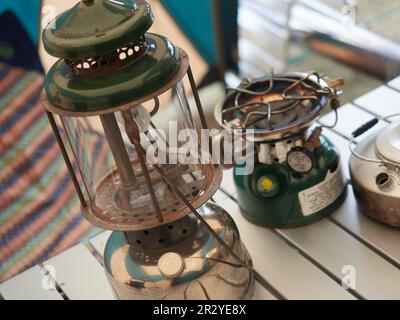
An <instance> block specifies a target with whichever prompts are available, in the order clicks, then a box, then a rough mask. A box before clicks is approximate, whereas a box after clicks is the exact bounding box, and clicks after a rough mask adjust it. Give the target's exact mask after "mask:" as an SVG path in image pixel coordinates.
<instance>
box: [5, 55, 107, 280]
mask: <svg viewBox="0 0 400 320" xmlns="http://www.w3.org/2000/svg"><path fill="white" fill-rule="evenodd" d="M42 86H43V77H42V76H41V75H39V74H37V73H34V72H26V71H24V70H22V69H19V68H13V67H10V66H7V65H5V64H1V63H0V282H2V281H4V280H6V279H7V278H10V277H12V276H13V275H15V274H17V273H19V272H21V271H23V270H24V269H26V268H28V267H30V266H33V265H36V264H38V263H40V262H42V261H44V260H46V259H48V258H49V257H51V256H53V255H55V254H57V253H59V252H60V251H63V250H65V249H66V248H68V247H70V246H71V245H73V244H75V243H77V242H78V241H80V240H81V239H82V237H84V236H85V235H87V233H88V232H89V231H90V230H91V226H90V224H89V223H87V222H86V221H85V220H84V219H83V217H82V215H81V212H80V208H79V202H78V198H77V196H76V194H75V190H74V187H73V184H72V182H71V180H70V176H69V174H68V171H67V168H66V166H65V164H64V162H63V160H62V157H61V154H60V152H59V149H58V145H57V143H56V141H55V138H54V137H53V133H52V131H51V128H50V125H49V124H48V120H47V117H46V115H45V113H44V110H43V108H42V106H41V105H40V103H39V94H40V91H41V88H42ZM97 141H98V142H97V143H96V144H95V145H94V146H93V148H94V150H92V151H93V152H100V153H104V151H103V149H105V147H104V143H103V139H97Z"/></svg>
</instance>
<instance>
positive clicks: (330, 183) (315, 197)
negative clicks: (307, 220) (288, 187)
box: [299, 166, 345, 216]
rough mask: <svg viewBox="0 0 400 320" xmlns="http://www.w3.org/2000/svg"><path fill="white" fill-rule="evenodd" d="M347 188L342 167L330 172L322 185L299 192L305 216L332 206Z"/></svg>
mask: <svg viewBox="0 0 400 320" xmlns="http://www.w3.org/2000/svg"><path fill="white" fill-rule="evenodd" d="M344 188H345V185H344V181H343V175H342V171H341V169H340V166H338V168H337V169H336V171H334V172H332V173H331V172H329V171H328V174H327V175H326V178H325V180H324V181H322V182H321V183H319V184H317V185H315V186H313V187H311V188H309V189H306V190H303V191H301V192H299V201H300V206H301V210H302V212H303V215H304V216H309V215H311V214H314V213H317V212H318V211H321V210H323V209H325V208H326V207H328V206H329V205H330V204H332V203H333V202H334V201H335V200H336V199H337V198H338V197H339V196H340V195H341V194H342V192H343V190H344Z"/></svg>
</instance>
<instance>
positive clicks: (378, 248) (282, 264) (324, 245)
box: [0, 77, 400, 300]
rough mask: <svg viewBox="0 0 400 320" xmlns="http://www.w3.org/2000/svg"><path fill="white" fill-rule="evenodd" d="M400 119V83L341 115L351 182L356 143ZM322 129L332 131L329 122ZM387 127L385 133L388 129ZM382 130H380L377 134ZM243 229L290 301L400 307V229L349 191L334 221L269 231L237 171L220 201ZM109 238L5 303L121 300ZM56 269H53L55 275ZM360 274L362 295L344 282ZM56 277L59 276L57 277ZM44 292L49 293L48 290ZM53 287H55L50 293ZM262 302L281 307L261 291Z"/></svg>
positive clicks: (75, 251)
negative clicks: (381, 302)
mask: <svg viewBox="0 0 400 320" xmlns="http://www.w3.org/2000/svg"><path fill="white" fill-rule="evenodd" d="M398 112H400V77H399V78H397V79H395V80H393V81H391V82H389V83H388V84H387V85H386V86H382V87H379V88H377V89H376V90H374V91H372V92H370V93H368V94H366V95H364V96H362V97H360V98H358V99H356V100H355V101H354V102H353V103H352V104H347V105H345V106H343V107H341V109H340V110H339V122H338V125H337V126H336V127H335V128H334V130H325V135H326V136H327V137H328V138H329V139H331V141H332V142H333V143H334V144H335V145H336V146H337V147H338V149H339V150H340V153H341V157H342V164H343V169H344V171H345V174H346V175H347V177H348V176H349V173H348V169H347V164H348V160H349V157H350V152H349V150H348V139H349V137H350V134H351V132H352V131H354V129H356V128H357V127H358V126H359V125H361V124H363V123H365V122H366V121H368V120H370V119H372V118H373V117H378V118H379V117H384V116H387V115H388V114H392V113H398ZM320 121H321V122H322V123H332V121H333V115H332V114H328V115H326V116H324V117H323V118H322V119H321V120H320ZM384 125H385V123H384V122H383V121H381V123H379V125H378V126H377V128H379V127H382V126H384ZM375 130H376V129H375ZM213 199H214V201H216V202H217V203H218V204H219V205H221V206H222V207H224V208H225V209H226V210H227V211H228V212H229V213H230V214H231V215H232V217H233V218H234V220H235V221H236V223H237V225H238V228H239V230H240V233H241V237H242V240H243V242H244V243H245V245H246V246H247V248H248V249H249V251H250V254H251V255H252V258H253V263H254V266H255V268H256V269H257V270H258V271H259V272H260V273H261V274H262V275H263V276H264V277H265V278H266V280H267V281H268V282H269V283H270V284H271V285H272V286H273V287H274V288H275V289H276V290H277V291H278V292H279V293H280V294H281V295H283V296H284V297H285V298H287V299H400V229H395V228H391V227H388V226H386V225H383V224H380V223H378V222H375V221H373V220H371V219H370V218H368V217H366V216H365V215H363V214H361V213H360V212H359V210H358V208H357V205H356V202H355V199H354V195H353V192H352V190H351V187H350V186H349V193H348V197H347V200H346V202H345V203H344V204H343V206H342V207H341V208H339V209H338V210H337V211H336V212H335V213H334V214H333V215H331V216H330V217H328V218H325V219H323V220H321V221H319V222H316V223H313V224H311V225H308V226H305V227H300V228H295V229H267V228H262V227H258V226H255V225H253V224H251V223H249V222H248V221H246V220H245V219H244V218H243V217H242V216H241V214H240V211H239V208H238V205H237V203H236V191H235V188H234V183H233V177H232V172H231V171H226V172H225V173H224V179H223V183H222V185H221V188H220V190H219V191H218V192H217V193H216V195H215V196H214V197H213ZM109 234H110V233H109V232H108V231H106V232H102V233H100V234H98V235H97V236H95V237H93V238H91V239H90V240H89V241H88V242H87V243H81V244H78V245H77V246H74V247H72V248H70V249H69V250H67V251H65V252H63V253H61V254H59V255H58V256H56V257H54V258H52V259H50V260H48V261H46V262H44V263H43V264H41V265H38V266H35V267H33V268H31V269H29V270H27V271H25V272H23V273H21V274H19V275H17V276H16V277H14V278H12V279H10V280H8V281H6V282H5V283H3V284H1V285H0V294H1V296H2V297H3V298H4V299H56V300H57V299H66V298H68V299H113V298H114V297H113V294H112V291H111V288H110V286H109V284H108V281H107V279H106V276H105V274H104V270H103V267H102V264H101V259H102V257H101V256H102V253H103V250H104V245H105V242H106V240H107V237H108V236H109ZM49 266H50V267H49ZM45 268H50V269H49V270H50V271H52V270H55V272H56V273H55V280H56V283H57V286H58V290H56V289H43V287H44V288H46V287H48V286H46V283H47V281H46V279H47V278H46V277H44V275H43V270H45ZM349 270H350V271H351V272H353V271H354V274H353V273H351V274H352V275H354V276H355V277H354V278H353V279H354V280H355V283H354V284H355V288H354V289H351V290H346V289H345V288H344V287H343V286H342V280H343V279H344V277H345V276H346V275H348V274H347V272H349ZM50 274H52V272H50ZM43 284H44V286H43ZM50 287H51V286H50ZM255 298H257V299H275V298H274V296H273V295H272V294H271V293H270V292H268V291H266V290H265V289H263V288H261V287H260V286H257V290H256V296H255Z"/></svg>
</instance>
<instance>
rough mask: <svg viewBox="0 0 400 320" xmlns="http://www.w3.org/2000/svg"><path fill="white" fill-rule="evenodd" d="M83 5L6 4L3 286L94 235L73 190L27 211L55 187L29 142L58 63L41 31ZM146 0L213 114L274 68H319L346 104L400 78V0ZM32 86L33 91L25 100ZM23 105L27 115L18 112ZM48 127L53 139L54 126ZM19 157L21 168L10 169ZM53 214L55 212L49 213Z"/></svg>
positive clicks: (14, 0)
mask: <svg viewBox="0 0 400 320" xmlns="http://www.w3.org/2000/svg"><path fill="white" fill-rule="evenodd" d="M109 1H117V2H125V1H130V0H109ZM77 2H78V0H43V1H40V0H1V2H0V282H1V281H3V280H5V279H6V278H9V277H11V276H12V275H14V274H16V273H18V272H21V271H22V270H24V269H25V268H27V267H29V266H31V265H34V264H37V263H39V262H41V261H43V260H45V259H48V258H49V257H50V256H52V255H55V254H57V253H58V252H60V251H62V250H64V249H66V248H67V247H68V246H70V245H72V244H74V243H75V242H77V241H80V240H81V239H82V238H85V237H86V236H87V235H88V234H90V233H93V232H95V230H93V229H92V228H91V227H90V226H89V225H88V224H87V223H86V222H85V221H83V219H82V218H81V215H80V212H79V206H78V205H77V203H78V202H77V199H75V196H74V193H73V192H70V193H68V194H66V195H64V196H65V198H66V200H65V201H66V203H68V207H66V205H64V207H62V206H61V208H60V205H59V206H58V209H54V208H53V207H52V205H53V204H54V203H55V202H56V201H58V200H57V199H60V197H61V195H60V194H62V193H63V190H64V191H65V190H68V187H69V185H68V184H67V182H65V183H64V185H62V186H61V187H60V188H61V189H60V190H58V191H57V192H58V194H57V195H54V199H53V198H52V193H49V194H44V195H43V194H42V198H41V201H42V203H41V206H42V207H43V208H41V209H40V210H39V209H38V208H36V207H33V206H32V208H30V203H31V202H32V201H37V199H38V195H37V194H38V193H39V192H41V191H42V190H44V188H45V187H44V186H45V185H49V184H50V182H51V181H53V180H52V177H50V176H49V175H47V176H45V175H46V174H47V173H48V172H47V171H46V166H45V165H42V166H41V167H40V166H39V165H38V164H40V163H41V162H40V159H41V158H40V156H39V155H38V156H37V159H36V158H35V159H36V160H35V161H33V160H32V157H31V154H32V152H38V154H40V155H45V152H44V150H43V148H44V147H43V145H41V144H38V145H37V146H36V145H34V144H29V143H28V142H29V141H30V140H27V136H29V137H30V139H32V141H36V140H37V137H38V135H39V134H38V131H39V129H38V128H39V127H38V124H41V123H42V122H43V126H44V123H45V121H46V119H45V116H44V114H43V110H42V109H41V106H40V104H39V103H38V99H39V92H40V87H41V85H42V81H43V75H44V73H45V72H46V71H47V70H48V69H49V68H50V66H51V65H52V64H53V63H54V62H55V59H54V58H53V57H50V56H49V55H48V54H47V53H46V52H45V51H44V49H43V47H42V45H41V41H40V34H41V31H42V29H43V28H44V27H45V26H46V24H47V23H48V22H49V21H50V20H52V19H53V18H54V17H55V16H56V15H58V14H59V13H61V12H62V11H64V10H66V9H68V8H70V7H71V6H72V5H74V4H75V3H77ZM149 3H150V4H151V6H152V8H153V11H154V14H155V18H156V19H155V24H154V26H153V27H152V28H151V30H150V31H152V32H156V33H161V34H163V35H165V36H167V37H168V38H170V39H171V40H172V41H173V42H174V43H175V44H177V45H178V46H180V47H182V48H184V49H185V50H186V51H187V52H188V54H189V56H190V60H191V65H192V68H193V71H194V74H195V77H196V81H197V84H198V85H199V87H200V88H201V95H202V97H203V99H202V100H203V103H204V107H205V109H206V112H207V113H208V115H209V117H212V110H213V108H214V106H215V104H216V103H217V102H218V101H219V100H220V99H221V98H222V97H223V96H224V84H229V85H236V84H238V82H239V81H240V79H241V78H244V77H248V78H256V77H259V76H261V75H264V74H266V73H270V72H271V70H273V72H275V73H278V72H284V71H304V72H306V71H312V70H316V71H318V72H319V73H322V74H325V75H328V76H329V77H331V78H336V77H343V78H344V80H345V82H346V86H345V89H344V94H343V96H342V99H341V100H342V103H343V104H344V103H346V102H349V101H352V100H353V99H355V98H356V97H358V96H360V95H362V94H363V93H366V92H368V91H370V90H372V89H374V88H376V87H377V86H379V85H380V84H382V83H385V82H386V81H389V80H391V79H392V78H394V77H396V76H398V75H399V74H400V33H399V31H398V30H399V27H400V1H399V0H192V1H189V0H149ZM28 83H29V84H30V85H28ZM28 89H29V90H30V92H31V93H30V95H26V94H24V92H25V91H27V90H28ZM32 92H33V93H32ZM24 99H25V100H24ZM35 99H36V100H35ZM163 103H165V104H167V103H168V101H164V102H163ZM21 105H24V106H25V107H24V108H25V109H23V110H22V109H21V110H20V109H18V108H19V107H20V106H21ZM14 110H15V113H16V114H15V115H14V114H13V112H14ZM35 110H37V112H36V111H35ZM28 112H36V113H37V115H36V118H34V119H35V122H33V121H31V122H28V121H27V120H26V121H25V122H22V120H21V115H23V114H24V113H28ZM14 116H15V117H14ZM32 119H33V118H32ZM41 121H42V122H41ZM23 123H24V124H23ZM22 126H25V127H22ZM43 128H44V127H43ZM46 128H47V127H46ZM41 130H43V132H46V134H47V131H46V130H47V129H41ZM31 131H32V132H31ZM23 133H26V135H25V136H24V135H23ZM35 139H36V140H35ZM27 141H28V142H27ZM53 147H54V150H56V146H55V144H54V146H53ZM53 147H52V148H53ZM35 148H37V150H36V149H35ZM49 150H53V149H49ZM54 152H55V153H54V154H56V151H54ZM14 159H19V161H20V162H21V163H19V164H18V165H17V164H15V165H14V166H13V165H12V163H13V161H14ZM21 159H23V160H21ZM57 161H58V160H57ZM60 161H61V160H60ZM15 163H16V162H15ZM28 169H29V170H31V171H29V175H28V174H26V172H27V171H28ZM60 170H61V169H60ZM56 173H57V172H56V170H55V173H54V175H55V174H56ZM59 175H60V174H59ZM65 177H67V174H66V172H65ZM65 177H64V176H62V177H60V176H58V177H57V179H61V180H62V179H65ZM67 180H68V179H67ZM67 180H65V181H67ZM63 181H64V180H63ZM52 192H53V191H52ZM53 202H54V203H53ZM49 208H53V209H51V210H52V211H51V214H47V213H46V210H50V209H49ZM66 208H68V210H66ZM63 210H64V211H63Z"/></svg>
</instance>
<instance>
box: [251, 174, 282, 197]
mask: <svg viewBox="0 0 400 320" xmlns="http://www.w3.org/2000/svg"><path fill="white" fill-rule="evenodd" d="M256 188H257V191H258V193H259V194H261V195H262V196H263V197H266V198H272V197H274V196H276V195H277V194H278V193H279V189H280V188H279V181H278V179H277V178H276V177H275V176H273V175H270V174H268V175H263V176H261V177H260V178H258V180H257V186H256Z"/></svg>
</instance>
